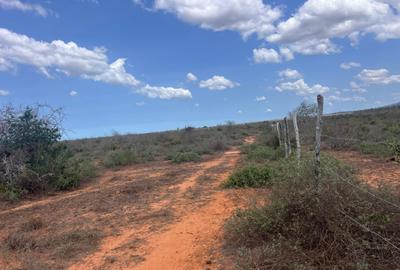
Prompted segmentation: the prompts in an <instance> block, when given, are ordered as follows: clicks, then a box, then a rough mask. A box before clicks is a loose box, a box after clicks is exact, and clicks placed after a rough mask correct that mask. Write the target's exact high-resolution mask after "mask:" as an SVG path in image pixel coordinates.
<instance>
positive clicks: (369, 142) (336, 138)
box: [321, 135, 387, 145]
mask: <svg viewBox="0 0 400 270" xmlns="http://www.w3.org/2000/svg"><path fill="white" fill-rule="evenodd" d="M321 137H325V138H330V139H334V140H343V141H354V142H361V143H366V144H376V145H379V144H386V143H387V142H386V141H377V142H376V141H375V142H372V141H366V140H361V139H355V138H341V137H333V136H329V135H321Z"/></svg>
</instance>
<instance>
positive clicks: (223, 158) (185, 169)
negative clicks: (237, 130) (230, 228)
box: [0, 139, 255, 270]
mask: <svg viewBox="0 0 400 270" xmlns="http://www.w3.org/2000/svg"><path fill="white" fill-rule="evenodd" d="M253 141H254V140H253V139H249V140H247V141H246V142H247V143H251V142H253ZM239 158H240V151H239V150H238V149H232V150H229V151H226V152H224V153H221V154H218V155H216V156H212V157H207V158H205V159H204V160H203V161H202V162H199V163H185V164H179V165H175V164H170V163H168V162H152V163H149V164H145V165H136V166H132V167H125V168H121V169H119V170H116V171H107V172H106V173H105V174H104V175H103V176H101V177H99V178H98V179H96V180H94V181H92V182H91V183H88V184H87V185H86V186H85V187H82V188H81V189H79V190H76V191H72V192H69V193H59V194H58V195H55V196H53V197H45V198H44V199H42V200H36V201H33V202H29V201H28V202H26V201H25V202H22V203H21V204H19V205H17V206H14V207H12V208H10V207H2V209H0V218H1V219H2V220H3V221H5V224H4V225H3V226H1V227H0V240H3V239H5V237H6V236H7V235H9V234H12V233H13V232H14V233H18V228H20V227H21V226H22V225H23V223H24V222H26V221H27V220H28V219H29V218H31V217H40V218H41V219H42V220H43V223H44V224H45V226H44V227H43V228H42V229H40V230H38V231H35V232H32V233H31V234H30V237H32V239H34V240H35V242H37V247H36V248H34V249H32V250H30V251H29V252H23V253H21V254H19V255H18V256H16V255H13V254H9V253H7V254H6V253H2V254H1V257H0V268H1V269H8V268H9V269H13V267H18V265H20V264H21V263H26V261H29V259H31V258H32V256H34V257H35V258H36V260H37V264H38V265H40V266H41V265H46V266H48V267H49V268H50V269H71V270H76V269H152V270H157V269H164V270H168V269H230V268H231V267H229V262H227V260H224V259H223V256H222V255H221V253H220V250H221V243H222V230H223V224H224V222H225V220H226V219H227V218H228V217H230V216H231V215H232V213H233V211H234V210H235V209H236V208H237V207H239V206H243V205H245V204H248V203H249V202H248V200H250V199H251V200H252V199H253V198H254V197H255V196H254V195H253V194H252V193H255V192H254V191H253V190H246V191H244V190H224V189H223V188H222V187H221V183H222V182H223V181H224V180H225V179H226V178H227V177H228V175H229V174H230V172H231V171H232V170H233V169H234V168H235V166H236V164H237V162H238V161H239ZM7 208H8V209H7ZM16 228H17V229H16ZM82 231H84V232H95V233H96V235H98V237H99V240H98V241H95V242H94V244H92V245H88V244H87V243H85V242H84V241H83V242H79V241H75V242H71V243H65V245H69V246H72V248H73V250H72V251H69V250H68V247H66V249H67V251H68V252H69V253H68V256H67V255H66V254H65V253H66V251H65V250H62V249H61V247H56V246H54V247H52V246H51V244H50V246H49V244H44V243H48V241H49V238H51V237H54V238H55V239H58V238H60V239H66V238H65V235H66V234H67V233H69V234H70V233H71V232H82ZM50 242H56V241H55V240H50ZM74 250H77V251H78V252H74ZM70 253H71V254H70ZM10 255H11V256H10ZM24 256H26V257H25V258H24Z"/></svg>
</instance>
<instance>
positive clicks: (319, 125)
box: [315, 95, 324, 188]
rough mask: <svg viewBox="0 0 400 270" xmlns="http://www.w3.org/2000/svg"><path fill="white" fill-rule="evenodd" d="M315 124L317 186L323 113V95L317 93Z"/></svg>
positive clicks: (319, 169) (319, 174)
mask: <svg viewBox="0 0 400 270" xmlns="http://www.w3.org/2000/svg"><path fill="white" fill-rule="evenodd" d="M317 102H318V108H317V126H316V129H315V130H316V133H315V177H316V186H317V188H318V187H319V185H320V180H321V132H322V114H323V113H324V97H323V96H322V95H318V97H317Z"/></svg>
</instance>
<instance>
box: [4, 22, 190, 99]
mask: <svg viewBox="0 0 400 270" xmlns="http://www.w3.org/2000/svg"><path fill="white" fill-rule="evenodd" d="M125 61H126V59H124V58H119V59H117V60H115V61H114V62H112V63H110V62H109V61H108V57H107V55H106V49H105V48H94V49H92V50H91V49H87V48H84V47H79V46H78V45H77V44H76V43H74V42H68V43H65V42H64V41H62V40H54V41H52V42H45V41H37V40H35V39H33V38H30V37H28V36H25V35H21V34H17V33H14V32H11V31H9V30H7V29H4V28H0V71H6V70H12V69H16V67H17V66H18V65H29V66H33V67H35V68H37V70H39V71H40V72H41V73H42V74H44V75H45V76H47V77H52V75H51V74H50V72H51V71H56V72H58V73H63V74H65V75H67V76H79V77H81V78H83V79H87V80H93V81H99V82H104V83H109V84H117V85H122V86H126V87H129V88H133V89H136V92H137V93H141V94H144V95H147V96H149V97H152V98H154V97H159V98H161V99H169V98H173V97H178V98H179V97H189V96H190V97H191V94H190V91H189V90H186V89H181V88H172V87H152V86H149V85H145V86H143V85H141V82H140V81H139V80H137V79H136V78H135V77H134V76H133V75H132V74H130V73H128V72H127V71H126V69H125ZM146 90H148V92H146ZM157 94H159V96H157Z"/></svg>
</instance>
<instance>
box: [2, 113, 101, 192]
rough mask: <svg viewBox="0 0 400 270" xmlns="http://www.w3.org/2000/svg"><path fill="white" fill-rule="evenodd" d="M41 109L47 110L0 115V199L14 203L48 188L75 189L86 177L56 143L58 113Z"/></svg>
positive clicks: (57, 138) (58, 137)
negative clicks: (22, 197)
mask: <svg viewBox="0 0 400 270" xmlns="http://www.w3.org/2000/svg"><path fill="white" fill-rule="evenodd" d="M41 109H43V110H44V109H49V108H44V107H36V108H33V107H27V108H25V109H23V110H16V109H14V108H12V107H6V108H5V109H3V110H2V111H0V193H1V194H0V197H3V198H4V197H5V198H8V199H13V200H15V199H18V198H20V197H21V196H23V195H24V194H26V193H33V192H37V191H44V190H46V189H48V188H56V189H67V188H70V187H76V186H77V185H78V184H79V182H80V181H81V179H83V178H85V177H88V176H89V173H88V172H87V171H85V169H83V168H81V167H80V165H79V164H75V163H74V162H73V155H72V152H71V151H69V149H68V148H67V146H66V145H65V144H62V143H60V142H59V141H60V139H61V128H60V115H59V112H58V111H54V110H52V109H50V111H43V110H41ZM92 169H93V168H92ZM92 169H91V170H92ZM60 183H62V184H60Z"/></svg>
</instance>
